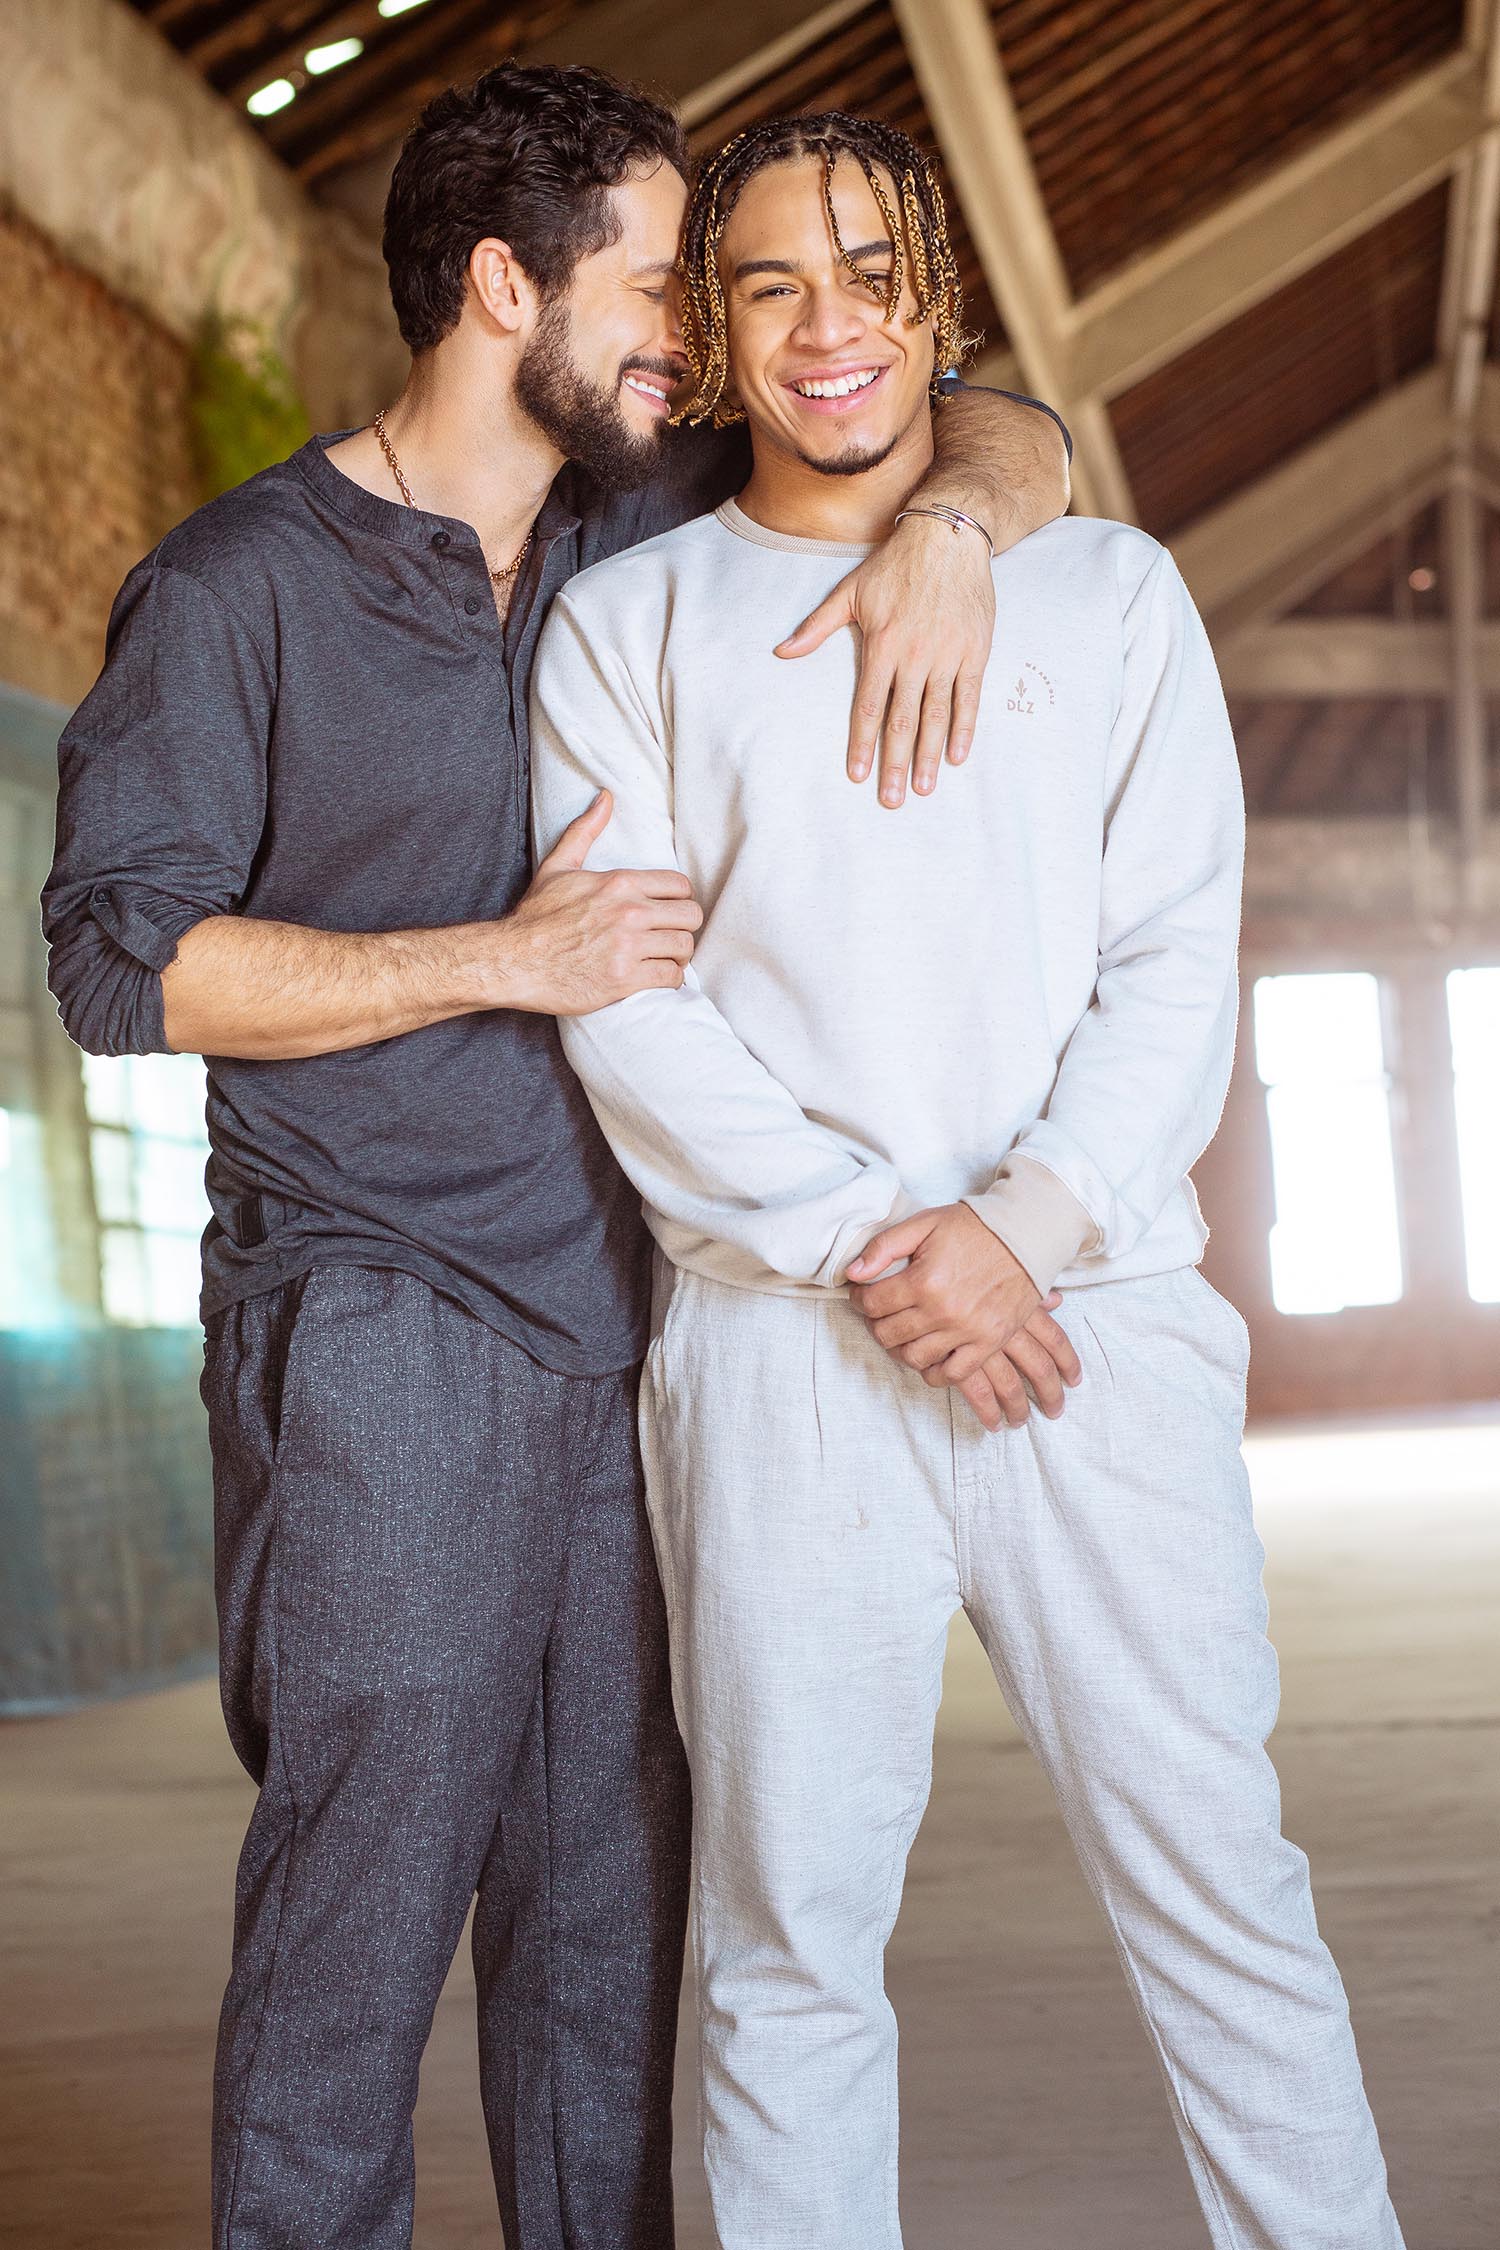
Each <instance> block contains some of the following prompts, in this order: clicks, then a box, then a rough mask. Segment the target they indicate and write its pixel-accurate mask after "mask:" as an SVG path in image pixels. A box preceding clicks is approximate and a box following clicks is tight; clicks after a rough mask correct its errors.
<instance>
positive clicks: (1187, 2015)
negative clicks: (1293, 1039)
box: [642, 1269, 1401, 2250]
mask: <svg viewBox="0 0 1500 2250" xmlns="http://www.w3.org/2000/svg"><path fill="white" fill-rule="evenodd" d="M668 1288H670V1297H669V1300H668V1301H667V1303H666V1307H665V1312H664V1313H663V1312H662V1310H661V1300H662V1298H663V1297H664V1296H666V1293H667V1289H668ZM1059 1318H1060V1319H1061V1321H1062V1322H1063V1324H1064V1326H1065V1327H1066V1328H1067V1330H1068V1332H1069V1334H1070V1336H1071V1337H1072V1340H1073V1343H1074V1345H1075V1347H1076V1348H1077V1350H1078V1353H1079V1357H1080V1359H1081V1360H1082V1363H1083V1370H1084V1381H1083V1384H1082V1386H1081V1387H1080V1388H1079V1389H1078V1390H1077V1391H1075V1392H1073V1393H1071V1394H1070V1396H1069V1398H1068V1403H1067V1408H1066V1411H1065V1412H1064V1414H1063V1416H1062V1417H1061V1419H1060V1420H1059V1421H1057V1422H1055V1423H1053V1422H1049V1421H1047V1420H1046V1419H1045V1418H1044V1417H1043V1416H1041V1415H1040V1414H1033V1416H1032V1417H1031V1420H1030V1421H1029V1422H1028V1424H1027V1426H1026V1427H1025V1428H1024V1429H1021V1430H1009V1431H1006V1432H1004V1433H1002V1434H1001V1435H1000V1436H997V1437H991V1436H989V1435H987V1433H986V1432H985V1431H984V1430H983V1429H982V1427H981V1426H980V1424H979V1423H978V1421H977V1420H975V1419H974V1418H973V1417H972V1416H971V1414H970V1412H969V1409H968V1408H967V1406H966V1405H965V1404H964V1402H963V1401H962V1400H961V1399H959V1398H957V1397H956V1395H955V1394H953V1393H951V1392H948V1391H933V1390H929V1389H928V1388H927V1387H926V1385H925V1384H923V1383H922V1382H921V1381H920V1380H919V1378H918V1377H916V1376H915V1375H912V1374H910V1373H908V1372H907V1371H906V1370H905V1369H903V1368H901V1367H899V1366H898V1365H897V1364H896V1363H895V1362H894V1361H892V1360H891V1359H890V1358H889V1357H888V1356H887V1354H886V1353H885V1352H884V1351H883V1350H882V1349H881V1348H880V1346H879V1345H877V1344H876V1343H875V1342H874V1340H873V1338H872V1337H871V1336H870V1334H869V1332H868V1330H867V1329H866V1327H865V1324H864V1322H863V1321H862V1319H861V1318H860V1317H859V1315H858V1313H857V1312H855V1310H854V1309H853V1308H852V1306H850V1305H848V1304H846V1303H844V1302H843V1301H842V1300H839V1299H836V1298H829V1299H811V1298H797V1297H774V1296H768V1295H762V1294H759V1293H757V1292H754V1291H749V1290H741V1289H733V1288H729V1287H726V1286H725V1285H723V1284H722V1283H718V1282H713V1281H708V1280H705V1279H703V1278H702V1277H701V1276H698V1275H695V1274H678V1275H676V1276H675V1277H673V1276H672V1275H671V1274H670V1270H669V1269H668V1270H667V1271H665V1272H664V1274H663V1281H662V1286H661V1287H659V1290H658V1319H657V1323H656V1333H655V1336H654V1340H653V1343H652V1346H651V1351H650V1355H649V1357H648V1360H647V1366H646V1376H645V1380H644V1383H643V1385H642V1425H643V1432H644V1444H645V1454H646V1466H647V1479H648V1489H649V1494H650V1504H651V1510H652V1518H653V1528H654V1532H655V1537H656V1542H657V1550H658V1556H659V1559H660V1563H661V1568H662V1576H663V1580H664V1582H665V1586H666V1593H667V1604H668V1613H669V1618H670V1623H671V1630H672V1639H673V1668H674V1687H675V1694H676V1699H677V1709H678V1717H679V1720H680V1723H681V1726H682V1731H683V1735H684V1738H685V1740H686V1743H687V1749H688V1756H689V1760H690V1762H691V1765H692V1772H693V1792H694V1807H695V1812H694V1822H695V1829H694V1833H695V1845H696V1862H697V1865H696V1876H695V1885H696V1890H695V1904H694V1946H695V1951H696V1955H697V1965H698V1975H699V1980H700V1982H699V1991H700V2007H701V2018H700V2029H701V2043H700V2052H701V2069H702V2098H703V2120H704V2136H705V2155H706V2161H707V2167H708V2175H709V2181H710V2187H711V2191H712V2196H713V2207H714V2216H715V2221H716V2224H717V2228H718V2233H719V2239H720V2243H721V2245H722V2250H897V2245H899V2243H900V2240H901V2234H900V2226H899V2221H898V2218H897V2173H896V2143H897V2118H896V2026H895V2021H894V2018H893V2015H892V2012H891V2008H890V2004H889V2002H888V2001H887V1999H886V1997H885V1991H884V1983H883V1956H884V1951H885V1946H886V1941H887V1939H888V1937H889V1935H890V1932H891V1928H892V1926H893V1924H894V1921H895V1916H896V1909H897V1905H898V1903H899V1900H900V1896H901V1886H902V1880H903V1875H904V1871H905V1866H906V1858H907V1853H908V1851H909V1849H910V1846H911V1842H912V1838H913V1836H914V1835H915V1833H916V1829H917V1825H918V1822H919V1820H920V1819H921V1815H922V1810H923V1807H924V1805H925V1803H926V1800H927V1794H928V1787H929V1780H930V1772H931V1758H932V1734H933V1725H934V1720H935V1717H936V1712H937V1706H938V1697H939V1692H940V1686H941V1678H942V1666H943V1653H944V1646H945V1641H946V1636H947V1628H948V1624H949V1620H950V1618H951V1617H952V1615H953V1612H954V1611H955V1610H956V1609H957V1608H959V1607H960V1605H961V1606H962V1607H963V1608H964V1609H966V1610H967V1612H968V1614H969V1616H970V1618H971V1619H972V1620H973V1623H974V1625H975V1627H976V1628H977V1630H978V1633H979V1636H980V1638H981V1640H982V1641H983V1643H984V1646H985V1648H986V1650H987V1652H988V1654H989V1657H990V1661H991V1663H992V1664H993V1666H994V1669H995V1674H996V1677H997V1679H998V1681H999V1683H1000V1687H1001V1689H1002V1691H1003V1693H1004V1695H1005V1699H1006V1701H1007V1703H1008V1704H1009V1706H1010V1709H1011V1711H1012V1712H1013V1714H1014V1716H1015V1719H1016V1722H1017V1724H1018V1725H1019V1726H1020V1728H1021V1729H1022V1731H1023V1733H1024V1734H1025V1737H1026V1740H1027V1742H1028V1743H1029V1744H1030V1746H1031V1748H1032V1750H1033V1751H1034V1752H1035V1754H1036V1756H1037V1757H1038V1758H1039V1759H1040V1760H1041V1763H1042V1765H1043V1767H1044V1768H1045V1770H1046V1772H1047V1774H1048V1775H1049V1776H1050V1778H1051V1781H1052V1785H1053V1788H1054V1789H1055V1791H1056V1793H1057V1798H1058V1803H1059V1805H1060V1807H1061V1809H1062V1812H1063V1816H1064V1818H1065V1819H1066V1821H1067V1824H1068V1829H1069V1832H1070V1834H1071V1836H1072V1839H1073V1843H1074V1846H1075V1848H1076V1850H1077V1852H1078V1856H1079V1859H1080V1861H1081V1863H1082V1866H1083V1868H1084V1871H1085V1873H1086V1875H1087V1877H1088V1880H1089V1882H1090V1884H1091V1886H1092V1888H1093V1890H1094V1894H1095V1896H1096V1897H1097V1899H1098V1901H1099V1904H1100V1906H1101V1908H1102V1910H1103V1912H1104V1915H1105V1918H1106V1920H1107V1922H1108V1924H1109V1928H1110V1931H1111V1934H1112V1935H1113V1937H1114V1940H1115V1944H1116V1946H1117V1948H1118V1950H1119V1955H1120V1960H1121V1964H1122V1966H1123V1968H1124V1971H1125V1975H1126V1978H1127V1980H1128V1982H1129V1985H1130V1989H1131V1993H1132V1995H1133V1997H1134V1999H1135V2001H1136V2004H1137V2006H1138V2007H1139V2009H1140V2012H1141V2015H1142V2017H1143V2019H1144V2022H1145V2025H1146V2029H1147V2031H1148V2033H1149V2035H1150V2038H1151V2042H1152V2045H1153V2047H1154V2048H1155V2051H1156V2055H1157V2059H1158V2061H1159V2063H1160V2065H1161V2069H1162V2073H1163V2076H1164V2078H1165V2081H1166V2088H1167V2096H1168V2100H1169V2101H1170V2103H1171V2107H1172V2114H1173V2117H1174V2119H1175V2121H1176V2125H1177V2130H1178V2133H1179V2135H1180V2137H1181V2140H1182V2146H1183V2150H1184V2152H1185V2154H1186V2157H1187V2162H1188V2166H1189V2169H1190V2171H1191V2173H1192V2177H1193V2182H1194V2185H1195V2187H1196V2189H1197V2192H1198V2196H1199V2200H1200V2202H1201V2204H1202V2207H1203V2212H1204V2217H1205V2219H1206V2221H1207V2225H1208V2232H1209V2235H1210V2237H1211V2239H1212V2241H1213V2243H1214V2244H1215V2245H1216V2246H1217V2250H1399V2245H1400V2243H1401V2233H1400V2229H1399V2227H1398V2225H1397V2223H1396V2218H1395V2214H1394V2212H1393V2211H1392V2209H1391V2206H1390V2202H1389V2200H1388V2197H1387V2194H1386V2179H1385V2167H1384V2164H1383V2162H1382V2159H1381V2153H1380V2147H1379V2143H1378V2141H1377V2138H1376V2134H1375V2127H1374V2124H1373V2121H1372V2119H1371V2116H1370V2111H1369V2107H1368V2104H1367V2102H1366V2099H1365V2094H1364V2088H1363V2085H1362V2083H1361V2079H1360V2070H1359V2062H1358V2059H1357V2056H1356V2054H1355V2049H1354V2040H1353V2036H1352V2033H1351V2031H1350V2027H1349V2016H1348V2009H1347V2005H1346V2003H1345V1999H1344V1994H1343V1989H1342V1987H1341V1985H1340V1982H1339V1977H1338V1972H1337V1970H1336V1969H1335V1967H1334V1964H1333V1962H1332V1960H1331V1958H1330V1957H1329V1954H1328V1951H1327V1949H1326V1947H1325V1946H1324V1945H1323V1943H1322V1941H1321V1939H1320V1938H1319V1936H1318V1931H1317V1925H1316V1922H1315V1920H1314V1915H1313V1903H1312V1896H1311V1892H1310V1890H1309V1887H1308V1870H1307V1862H1306V1860H1305V1859H1304V1857H1303V1855H1302V1853H1301V1852H1300V1851H1298V1850H1297V1849H1296V1847H1295V1846H1294V1845H1292V1844H1290V1843H1288V1842H1287V1841H1286V1840H1285V1839H1284V1837H1283V1836H1282V1834H1281V1809H1280V1795H1279V1791H1278V1787H1277V1782H1276V1775H1275V1772H1274V1770H1273V1768H1272V1766H1271V1763H1270V1760H1269V1759H1268V1757H1267V1755H1266V1751H1265V1740H1266V1736H1267V1734H1268V1733H1269V1732H1270V1729H1271V1725H1272V1723H1273V1721H1274V1718H1275V1715H1276V1706H1277V1669H1276V1657H1275V1652H1274V1651H1273V1649H1272V1648H1271V1645H1270V1643H1269V1641H1268V1640H1267V1638H1266V1606H1265V1597H1264V1593H1263V1591H1262V1586H1261V1565H1262V1561H1263V1554H1262V1550H1261V1546H1260V1542H1259V1540H1258V1539H1257V1537H1256V1533H1255V1528H1254V1525H1253V1523H1252V1520H1251V1511H1250V1500H1249V1493H1248V1488H1247V1483H1246V1478H1245V1472H1244V1467H1243V1463H1242V1461H1241V1458H1240V1436H1241V1430H1242V1425H1243V1417H1244V1375H1245V1358H1246V1344H1245V1330H1244V1324H1243V1322H1242V1321H1241V1320H1240V1317H1239V1315H1238V1314H1237V1313H1236V1312H1234V1311H1233V1310H1232V1309H1231V1307H1230V1306H1228V1305H1227V1304H1225V1303H1224V1301H1223V1300H1222V1298H1220V1297H1218V1296H1216V1295H1215V1293H1214V1291H1213V1290H1212V1289H1211V1288H1210V1287H1209V1286H1208V1284H1207V1283H1206V1282H1205V1281H1204V1280H1203V1279H1202V1277H1201V1276H1200V1275H1199V1274H1198V1273H1197V1272H1195V1271H1193V1270H1190V1269H1189V1270H1184V1271H1181V1272H1177V1273H1172V1274H1167V1275H1163V1276H1161V1277H1159V1278H1155V1279H1152V1280H1148V1281H1124V1282H1114V1283H1104V1284H1100V1285H1098V1286H1096V1287H1093V1288H1088V1289H1079V1290H1075V1291H1073V1292H1071V1293H1070V1294H1069V1296H1068V1297H1067V1298H1066V1300H1065V1303H1064V1306H1063V1310H1062V1312H1061V1313H1060V1314H1059ZM997 2225H998V2227H999V2229H1000V2231H1003V2218H1002V2217H1001V2215H999V2214H997Z"/></svg>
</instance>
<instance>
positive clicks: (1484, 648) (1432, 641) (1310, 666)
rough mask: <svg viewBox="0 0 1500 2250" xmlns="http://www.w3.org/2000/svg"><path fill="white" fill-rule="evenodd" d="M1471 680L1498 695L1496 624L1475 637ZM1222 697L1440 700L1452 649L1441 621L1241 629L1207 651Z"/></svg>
mask: <svg viewBox="0 0 1500 2250" xmlns="http://www.w3.org/2000/svg"><path fill="white" fill-rule="evenodd" d="M1475 643H1476V653H1477V660H1478V675H1479V679H1480V683H1481V686H1482V688H1483V690H1484V692H1485V693H1486V694H1487V695H1500V623H1484V624H1481V625H1480V627H1479V628H1478V631H1477V633H1476V636H1475ZM1215 654H1216V655H1217V657H1218V660H1219V674H1220V677H1221V678H1222V680H1223V682H1224V692H1225V693H1226V695H1239V696H1246V697H1254V698H1257V699H1261V700H1276V701H1279V700H1281V699H1282V698H1293V699H1295V700H1296V701H1299V702H1303V701H1305V702H1316V703H1322V702H1333V703H1337V702H1341V701H1342V700H1343V699H1344V698H1345V697H1349V696H1398V697H1399V696H1407V695H1431V696H1446V695H1447V694H1448V693H1449V690H1450V688H1451V686H1452V682H1453V643H1452V635H1451V632H1450V629H1449V626H1448V624H1447V622H1446V620H1444V619H1441V618H1425V617H1424V618H1416V619H1412V620H1411V621H1409V622H1406V621H1396V622H1393V621H1392V620H1391V619H1390V618H1388V617H1288V618H1284V619H1280V620H1274V621H1272V622H1270V623H1267V624H1263V625H1245V626H1242V627H1241V628H1240V630H1239V631H1238V632H1236V633H1230V634H1228V635H1223V636H1221V637H1220V638H1219V640H1218V642H1217V643H1216V646H1215Z"/></svg>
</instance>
